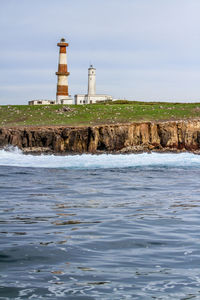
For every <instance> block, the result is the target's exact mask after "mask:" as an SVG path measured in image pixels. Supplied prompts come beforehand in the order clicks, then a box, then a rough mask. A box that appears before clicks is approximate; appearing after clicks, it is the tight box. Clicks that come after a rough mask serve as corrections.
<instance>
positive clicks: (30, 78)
mask: <svg viewBox="0 0 200 300" xmlns="http://www.w3.org/2000/svg"><path fill="white" fill-rule="evenodd" d="M199 12H200V1H199V0H76V1H72V0H56V1H55V0H0V30H1V35H0V70H1V72H0V104H27V102H28V101H29V100H33V99H55V97H56V84H57V78H56V75H55V72H56V71H57V68H58V51H59V49H58V47H57V42H58V41H59V40H60V38H62V37H64V38H66V40H67V42H68V43H69V47H68V49H67V50H68V69H69V72H70V76H69V93H70V94H71V95H72V96H73V95H74V94H80V93H83V94H85V93H87V73H88V67H89V65H90V64H93V65H94V67H95V68H96V70H97V71H96V72H97V78H96V79H97V93H100V94H109V95H112V96H113V97H114V98H116V99H129V100H139V101H173V102H197V101H198V102H200V17H199Z"/></svg>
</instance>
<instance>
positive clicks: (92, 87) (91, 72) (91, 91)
mask: <svg viewBox="0 0 200 300" xmlns="http://www.w3.org/2000/svg"><path fill="white" fill-rule="evenodd" d="M90 95H96V69H95V68H93V65H90V67H89V69H88V96H90Z"/></svg>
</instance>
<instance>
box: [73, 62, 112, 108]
mask: <svg viewBox="0 0 200 300" xmlns="http://www.w3.org/2000/svg"><path fill="white" fill-rule="evenodd" d="M112 100H113V99H112V96H110V95H102V94H96V69H95V68H93V66H92V65H91V66H90V67H89V69H88V93H87V95H81V94H77V95H75V96H74V101H75V104H78V105H81V104H92V103H98V102H104V101H112Z"/></svg>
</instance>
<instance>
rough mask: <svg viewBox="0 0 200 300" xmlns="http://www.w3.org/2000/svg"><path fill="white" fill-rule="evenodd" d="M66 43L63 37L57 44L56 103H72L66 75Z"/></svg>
mask: <svg viewBox="0 0 200 300" xmlns="http://www.w3.org/2000/svg"><path fill="white" fill-rule="evenodd" d="M68 45H69V44H68V43H66V41H65V39H63V38H62V39H61V40H60V43H58V44H57V46H58V47H60V53H59V63H58V72H56V75H57V76H58V82H57V93H56V103H57V104H65V103H67V102H69V103H68V104H72V103H70V102H71V98H70V97H69V92H68V76H69V74H70V73H69V72H68V71H67V51H66V48H67V47H68ZM66 100H68V101H66Z"/></svg>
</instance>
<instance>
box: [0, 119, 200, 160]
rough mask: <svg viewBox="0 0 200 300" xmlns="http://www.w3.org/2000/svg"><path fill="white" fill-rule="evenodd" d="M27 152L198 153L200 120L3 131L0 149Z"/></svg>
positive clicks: (45, 127)
mask: <svg viewBox="0 0 200 300" xmlns="http://www.w3.org/2000/svg"><path fill="white" fill-rule="evenodd" d="M8 145H13V146H17V147H19V148H20V149H22V150H23V151H24V152H53V153H63V154H64V153H66V154H67V153H101V152H115V153H116V152H121V153H125V152H141V151H193V152H195V151H197V152H198V151H199V150H200V120H187V121H165V122H144V123H131V124H115V125H102V126H92V127H66V126H51V127H49V126H48V127H47V126H41V127H32V126H30V127H12V128H7V127H3V128H0V147H1V148H3V147H5V146H8Z"/></svg>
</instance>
